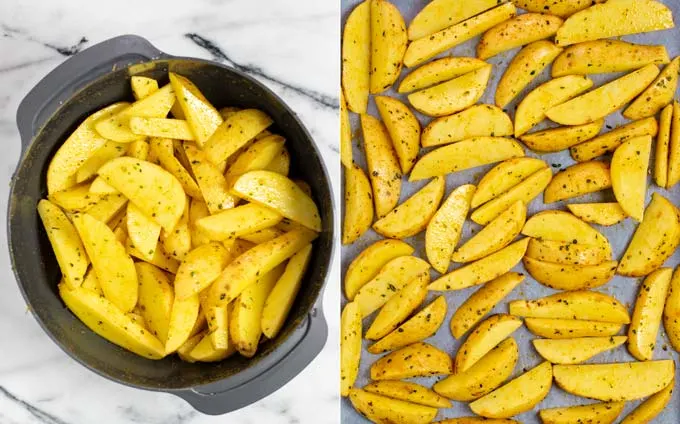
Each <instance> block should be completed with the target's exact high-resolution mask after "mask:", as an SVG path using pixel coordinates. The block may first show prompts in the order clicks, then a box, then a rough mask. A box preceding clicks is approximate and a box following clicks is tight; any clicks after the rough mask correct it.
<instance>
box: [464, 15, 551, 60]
mask: <svg viewBox="0 0 680 424" xmlns="http://www.w3.org/2000/svg"><path fill="white" fill-rule="evenodd" d="M562 22H563V21H562V19H561V18H559V17H557V16H554V15H544V14H543V13H524V14H522V15H518V16H515V17H514V18H512V19H508V20H507V21H505V22H503V23H500V24H498V25H496V26H495V27H493V28H491V29H490V30H488V31H486V32H485V33H484V35H482V38H480V40H479V43H477V57H478V58H480V59H488V58H490V57H493V56H496V55H497V54H499V53H502V52H504V51H506V50H510V49H514V48H515V47H520V46H524V45H526V44H529V43H532V42H534V41H539V40H543V39H546V38H550V37H552V36H553V35H555V34H556V33H557V30H558V28H559V27H560V26H562Z"/></svg>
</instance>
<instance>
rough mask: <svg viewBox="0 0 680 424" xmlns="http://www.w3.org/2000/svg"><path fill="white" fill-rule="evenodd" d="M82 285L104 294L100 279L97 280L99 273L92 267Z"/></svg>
mask: <svg viewBox="0 0 680 424" xmlns="http://www.w3.org/2000/svg"><path fill="white" fill-rule="evenodd" d="M80 287H82V288H84V289H88V290H90V291H93V292H95V293H97V294H98V295H99V296H104V292H103V291H102V286H100V285H99V281H97V275H96V274H95V273H94V270H93V269H92V268H89V269H88V270H87V272H86V273H85V278H83V283H82V284H81V285H80ZM138 303H139V302H138Z"/></svg>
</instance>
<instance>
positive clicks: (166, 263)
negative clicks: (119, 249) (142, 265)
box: [125, 239, 179, 274]
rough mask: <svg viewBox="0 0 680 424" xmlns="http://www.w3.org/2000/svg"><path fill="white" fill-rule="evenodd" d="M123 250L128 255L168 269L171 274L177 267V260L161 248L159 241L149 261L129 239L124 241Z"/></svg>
mask: <svg viewBox="0 0 680 424" xmlns="http://www.w3.org/2000/svg"><path fill="white" fill-rule="evenodd" d="M125 250H126V252H127V254H128V255H130V256H132V257H135V258H137V259H140V260H143V261H145V262H148V263H150V264H153V265H156V266H157V267H158V268H160V269H162V270H165V271H168V272H170V273H172V274H175V273H176V272H177V268H179V262H178V261H176V260H175V259H173V258H172V256H170V255H169V254H167V253H166V252H165V250H163V246H162V245H161V244H160V242H159V245H158V246H156V251H155V252H156V253H154V255H153V258H152V259H151V260H149V261H146V260H145V259H144V258H143V256H144V255H143V254H142V253H141V252H140V251H139V250H137V248H136V247H135V245H134V244H132V242H130V240H129V239H128V240H126V242H125Z"/></svg>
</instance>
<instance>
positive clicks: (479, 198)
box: [472, 157, 548, 208]
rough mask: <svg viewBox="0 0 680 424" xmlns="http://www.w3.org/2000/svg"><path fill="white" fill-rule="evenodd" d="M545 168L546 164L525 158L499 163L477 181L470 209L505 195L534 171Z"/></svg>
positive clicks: (538, 160)
mask: <svg viewBox="0 0 680 424" xmlns="http://www.w3.org/2000/svg"><path fill="white" fill-rule="evenodd" d="M547 167H548V164H547V163H545V162H544V161H542V160H540V159H536V158H525V157H522V158H516V159H509V160H506V161H504V162H501V163H499V164H498V165H496V166H494V167H493V168H491V170H490V171H489V172H487V173H486V174H484V176H483V177H482V179H481V180H479V184H477V191H475V195H474V196H473V197H472V207H473V208H476V207H477V206H479V205H481V204H483V203H486V202H488V201H489V200H491V199H493V198H494V197H496V196H498V195H500V194H503V193H505V192H506V191H508V190H510V189H511V188H513V187H514V186H516V185H517V184H519V183H521V182H522V181H524V180H525V179H526V178H527V177H529V176H531V175H532V174H534V173H535V172H536V171H540V170H541V169H543V168H547ZM541 191H543V189H541Z"/></svg>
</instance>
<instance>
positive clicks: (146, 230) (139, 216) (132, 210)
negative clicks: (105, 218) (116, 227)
mask: <svg viewBox="0 0 680 424" xmlns="http://www.w3.org/2000/svg"><path fill="white" fill-rule="evenodd" d="M126 225H127V230H128V231H127V233H128V237H129V238H130V241H131V242H132V244H134V245H135V247H136V248H137V250H138V251H139V252H140V253H141V254H142V255H144V258H143V259H145V260H151V259H152V258H153V257H154V254H155V253H156V246H157V245H158V237H159V236H160V234H161V226H160V225H159V224H158V223H156V221H154V220H153V219H151V218H149V217H148V216H146V215H145V214H144V212H142V211H141V210H140V209H139V208H138V207H137V206H135V205H134V203H128V207H127V214H126Z"/></svg>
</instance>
